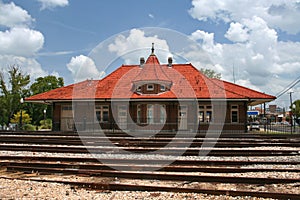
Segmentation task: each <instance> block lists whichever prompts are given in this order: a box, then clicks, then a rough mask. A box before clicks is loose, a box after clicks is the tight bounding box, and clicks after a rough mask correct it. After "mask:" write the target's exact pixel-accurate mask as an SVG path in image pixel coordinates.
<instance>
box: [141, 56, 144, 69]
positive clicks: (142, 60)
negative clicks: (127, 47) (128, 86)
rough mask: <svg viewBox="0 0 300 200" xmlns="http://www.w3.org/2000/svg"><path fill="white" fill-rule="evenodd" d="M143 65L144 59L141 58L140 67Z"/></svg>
mask: <svg viewBox="0 0 300 200" xmlns="http://www.w3.org/2000/svg"><path fill="white" fill-rule="evenodd" d="M144 64H145V58H144V57H141V58H140V67H143V66H144Z"/></svg>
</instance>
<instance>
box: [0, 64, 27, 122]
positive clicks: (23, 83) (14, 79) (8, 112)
mask: <svg viewBox="0 0 300 200" xmlns="http://www.w3.org/2000/svg"><path fill="white" fill-rule="evenodd" d="M6 78H7V79H6ZM6 80H8V81H6ZM29 82H30V76H29V75H26V74H23V73H22V71H21V69H20V68H19V66H17V65H12V66H10V67H9V69H8V77H5V76H4V74H3V72H0V90H1V97H0V103H1V104H0V120H1V121H0V123H1V124H2V125H3V124H6V125H8V123H9V121H10V119H11V118H12V116H13V114H15V113H16V112H17V111H19V110H20V109H21V107H22V105H21V103H20V99H21V98H23V97H24V96H26V94H28V89H27V88H26V87H27V85H28V84H29ZM7 83H9V84H7Z"/></svg>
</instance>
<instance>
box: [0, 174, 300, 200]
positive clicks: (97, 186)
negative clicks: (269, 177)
mask: <svg viewBox="0 0 300 200" xmlns="http://www.w3.org/2000/svg"><path fill="white" fill-rule="evenodd" d="M0 178H4V179H10V180H15V179H16V178H10V177H0ZM17 179H18V180H23V181H36V182H45V183H59V184H64V185H72V186H75V187H79V188H86V189H92V190H100V191H107V190H109V191H155V192H158V191H164V192H180V193H183V192H184V193H203V194H210V195H226V196H248V197H249V196H252V197H262V198H275V199H295V200H297V199H300V198H299V194H291V193H280V192H262V191H248V190H247V191H245V190H224V189H223V190H219V189H218V190H215V189H206V188H186V187H172V186H157V185H136V184H124V183H115V182H110V183H95V182H83V181H67V180H63V181H62V180H45V179H43V180H41V179H34V178H17Z"/></svg>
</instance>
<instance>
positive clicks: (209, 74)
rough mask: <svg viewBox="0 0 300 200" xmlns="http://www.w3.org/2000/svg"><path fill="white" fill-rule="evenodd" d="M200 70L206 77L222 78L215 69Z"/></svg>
mask: <svg viewBox="0 0 300 200" xmlns="http://www.w3.org/2000/svg"><path fill="white" fill-rule="evenodd" d="M200 72H202V73H203V74H204V75H206V76H207V77H208V78H216V79H221V78H222V76H221V73H217V72H216V71H214V70H212V69H204V68H201V69H200Z"/></svg>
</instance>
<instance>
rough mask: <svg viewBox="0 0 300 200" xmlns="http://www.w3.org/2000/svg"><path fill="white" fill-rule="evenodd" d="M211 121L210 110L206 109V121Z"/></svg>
mask: <svg viewBox="0 0 300 200" xmlns="http://www.w3.org/2000/svg"><path fill="white" fill-rule="evenodd" d="M211 121H212V111H206V122H211Z"/></svg>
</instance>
